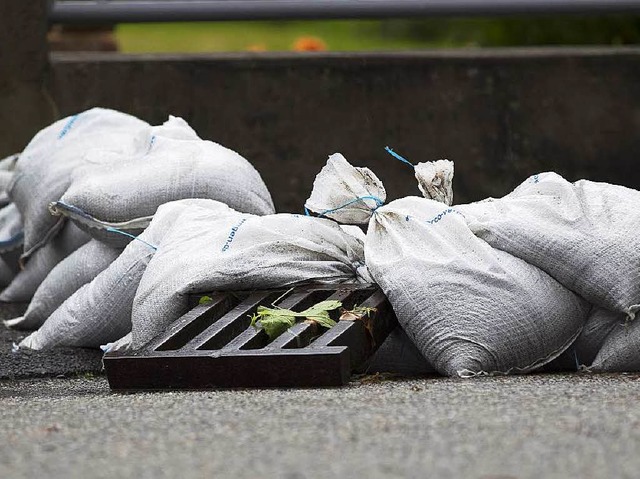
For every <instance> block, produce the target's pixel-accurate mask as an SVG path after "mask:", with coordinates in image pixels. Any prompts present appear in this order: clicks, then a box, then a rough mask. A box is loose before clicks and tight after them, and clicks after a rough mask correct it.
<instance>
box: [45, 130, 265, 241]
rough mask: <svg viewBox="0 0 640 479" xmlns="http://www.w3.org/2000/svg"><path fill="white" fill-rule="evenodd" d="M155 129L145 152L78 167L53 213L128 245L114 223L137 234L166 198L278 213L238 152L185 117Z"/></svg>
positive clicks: (105, 238)
mask: <svg viewBox="0 0 640 479" xmlns="http://www.w3.org/2000/svg"><path fill="white" fill-rule="evenodd" d="M152 132H153V142H152V144H151V146H150V147H149V148H148V150H147V151H146V152H145V154H144V155H142V156H141V157H137V158H125V157H123V158H122V160H121V161H112V162H110V163H109V164H106V165H105V166H103V167H101V168H92V169H91V171H90V174H87V173H85V172H84V171H82V170H79V171H77V172H76V173H74V175H73V181H72V182H71V185H70V186H69V189H68V190H67V191H66V192H65V194H64V195H63V196H62V199H61V200H60V201H59V202H57V203H55V204H54V205H52V207H51V211H52V213H54V214H61V215H66V216H69V217H70V218H72V219H73V220H74V221H76V222H78V224H79V225H80V226H81V227H84V228H86V229H87V231H88V232H89V233H90V234H91V235H92V236H93V237H94V238H97V239H100V240H102V241H105V242H109V243H110V244H114V245H123V246H124V244H126V242H128V239H127V238H126V237H125V236H122V235H118V234H114V233H113V232H110V228H117V229H118V230H122V231H126V232H128V233H130V234H134V235H137V234H139V233H140V232H141V231H142V230H143V229H144V228H145V227H146V226H147V225H148V224H149V223H150V221H151V218H152V217H153V215H154V213H155V212H156V209H157V208H158V207H159V206H160V205H161V204H164V203H167V202H170V201H174V200H180V199H184V198H208V199H214V200H218V201H221V202H223V203H226V204H227V205H229V206H230V207H232V208H233V209H235V210H237V211H241V212H245V213H252V214H259V215H262V214H271V213H274V211H275V210H274V206H273V202H272V200H271V196H270V194H269V192H268V190H267V188H266V186H265V184H264V182H263V181H262V178H261V177H260V174H259V173H258V172H257V171H256V170H255V168H254V167H253V166H252V165H251V164H250V163H249V162H248V161H247V160H245V159H244V158H243V157H242V156H240V155H239V154H238V153H236V152H234V151H232V150H230V149H228V148H225V147H223V146H222V145H219V144H217V143H214V142H212V141H204V140H201V139H200V138H198V135H197V134H196V133H195V131H193V130H192V129H191V127H190V126H189V125H188V124H187V123H186V122H185V121H184V120H182V119H181V118H176V117H170V119H169V120H168V121H167V122H166V123H165V124H164V125H162V126H159V127H153V128H152Z"/></svg>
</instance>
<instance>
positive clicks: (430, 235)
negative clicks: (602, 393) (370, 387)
mask: <svg viewBox="0 0 640 479" xmlns="http://www.w3.org/2000/svg"><path fill="white" fill-rule="evenodd" d="M353 170H354V169H353V167H351V165H349V163H348V162H347V161H346V159H344V157H342V155H332V156H331V157H330V158H329V161H328V164H327V167H326V170H325V169H323V171H324V172H325V173H324V174H323V172H321V173H320V174H319V175H318V177H317V178H316V182H315V183H314V190H315V189H324V188H325V183H324V182H323V181H322V178H323V177H328V176H331V175H332V174H336V173H337V174H340V175H341V179H342V180H343V181H342V182H343V183H344V182H353V181H358V175H357V174H356V173H355V172H354V171H353ZM376 180H377V178H376ZM377 182H379V180H377ZM336 183H337V182H336V181H328V182H327V183H326V184H328V185H332V184H333V185H335V184H336ZM351 189H352V190H355V188H351ZM314 193H315V194H316V198H320V197H323V198H324V199H325V201H324V202H322V203H320V202H318V203H316V204H315V205H313V206H314V209H313V210H314V211H315V212H322V211H332V212H333V213H332V215H333V217H334V218H335V219H337V220H338V221H341V215H342V214H344V216H345V217H346V218H347V219H348V220H351V219H352V214H351V213H352V212H351V211H349V210H350V209H351V206H345V204H348V203H349V201H351V202H353V201H356V200H357V198H351V199H350V200H349V201H347V202H346V203H345V202H344V200H345V198H344V196H343V195H341V194H339V193H337V194H336V198H337V199H336V200H334V197H333V195H332V191H331V190H330V189H328V188H327V189H326V190H325V191H323V192H319V191H318V192H316V191H314ZM314 193H312V197H314ZM360 203H362V201H360ZM353 204H356V203H353ZM306 206H307V207H308V208H309V206H310V204H309V202H307V204H306ZM310 209H311V208H310ZM369 211H370V213H369V214H370V216H371V219H370V221H369V227H368V231H367V240H366V243H365V257H366V263H367V266H368V268H369V272H370V273H371V275H372V276H373V278H374V279H375V281H376V282H377V283H378V284H379V285H380V287H381V288H382V290H383V291H384V292H385V294H386V296H387V298H388V299H389V301H390V303H391V305H392V306H393V309H394V311H395V313H396V315H397V317H398V320H399V322H400V324H401V326H402V327H403V329H404V330H405V331H406V333H407V334H408V336H409V337H410V338H411V340H412V341H413V342H414V344H416V346H417V347H418V349H419V350H420V351H421V353H422V354H423V356H424V357H425V358H426V360H427V361H428V362H429V363H430V364H432V365H433V366H434V367H435V368H436V370H437V371H438V372H440V373H441V374H445V375H448V376H461V377H467V376H474V375H480V374H492V373H502V374H506V373H523V372H528V371H531V370H533V369H535V368H537V367H539V366H542V365H544V364H546V363H548V362H549V361H551V360H553V359H554V358H555V357H557V356H558V355H560V354H561V353H562V352H563V351H564V350H565V349H567V348H568V347H569V346H570V345H571V344H572V343H573V341H574V340H575V339H576V337H577V336H578V334H579V333H580V331H581V329H582V326H583V324H584V321H585V319H586V315H587V313H588V311H589V308H590V306H589V305H588V304H587V303H586V302H585V301H584V300H582V299H581V298H579V297H578V296H576V295H575V294H573V293H572V292H570V291H569V290H567V289H566V288H564V287H563V286H562V285H560V284H559V283H558V282H557V281H555V280H554V279H553V278H551V277H550V276H549V275H547V274H546V273H544V272H543V271H542V270H540V269H538V268H536V267H534V266H532V265H530V264H528V263H526V262H525V261H523V260H521V259H519V258H516V257H514V256H512V255H510V254H508V253H505V252H503V251H500V250H497V249H493V248H492V247H491V246H489V244H487V243H486V242H485V241H483V240H481V239H480V238H478V237H476V236H475V235H474V234H473V232H472V231H471V230H470V229H469V227H468V226H467V223H466V221H465V218H464V217H463V216H462V214H460V212H459V211H458V210H457V209H456V208H452V207H448V206H447V205H444V204H442V203H439V202H436V201H434V200H429V199H425V198H416V197H408V198H403V199H399V200H396V201H393V202H391V203H390V204H388V205H385V206H381V207H374V208H371V209H370V210H369Z"/></svg>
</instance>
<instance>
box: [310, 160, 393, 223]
mask: <svg viewBox="0 0 640 479" xmlns="http://www.w3.org/2000/svg"><path fill="white" fill-rule="evenodd" d="M327 195H330V196H329V197H327ZM386 199H387V192H386V191H385V189H384V186H383V185H382V182H381V181H380V180H379V179H378V177H377V176H376V175H375V174H374V173H373V172H372V171H371V170H370V169H369V168H358V167H354V166H352V165H350V164H349V162H347V160H346V159H345V157H344V156H342V155H341V154H340V153H335V154H333V155H331V156H330V157H329V160H328V161H327V164H326V165H325V166H324V168H322V170H321V171H320V173H318V175H317V176H316V179H315V180H314V182H313V190H312V191H311V196H309V199H307V201H306V202H305V204H304V207H305V209H306V210H308V211H313V212H314V213H316V214H318V215H321V216H324V217H326V218H331V219H336V218H340V220H339V221H340V223H344V224H348V225H353V224H366V223H368V222H369V218H371V212H372V211H373V210H374V209H375V208H377V207H378V206H381V205H383V204H384V202H385V200H386ZM327 205H331V206H330V207H327ZM345 205H346V206H347V207H345ZM338 208H339V209H338ZM334 210H335V211H334Z"/></svg>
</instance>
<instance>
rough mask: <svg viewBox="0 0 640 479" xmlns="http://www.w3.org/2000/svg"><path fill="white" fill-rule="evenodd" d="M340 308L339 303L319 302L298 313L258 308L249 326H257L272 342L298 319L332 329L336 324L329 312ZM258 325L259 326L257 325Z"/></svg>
mask: <svg viewBox="0 0 640 479" xmlns="http://www.w3.org/2000/svg"><path fill="white" fill-rule="evenodd" d="M341 306H342V303H341V302H340V301H321V302H320V303H318V304H316V305H314V306H311V307H310V308H307V309H305V310H304V311H301V312H299V313H297V312H295V311H291V310H290V309H283V308H278V307H275V308H267V307H265V306H258V309H257V311H256V314H254V315H253V316H252V317H251V326H253V327H255V328H257V327H259V326H261V327H262V329H264V332H265V333H266V334H267V336H269V338H270V339H271V340H274V339H275V338H277V337H278V336H280V335H281V334H282V333H284V332H285V331H286V330H287V329H289V328H290V327H291V326H293V325H294V324H296V322H297V321H298V320H299V319H309V320H312V321H316V322H317V323H318V324H319V325H320V326H323V327H325V328H332V327H333V326H335V325H336V322H335V321H334V320H332V319H331V318H330V317H329V311H333V310H335V309H338V308H340V307H341ZM258 323H259V324H258Z"/></svg>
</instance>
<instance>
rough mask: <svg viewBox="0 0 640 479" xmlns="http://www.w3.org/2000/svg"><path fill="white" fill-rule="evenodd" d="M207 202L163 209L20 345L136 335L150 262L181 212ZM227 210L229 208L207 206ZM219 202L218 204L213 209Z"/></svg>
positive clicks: (95, 343) (96, 342)
mask: <svg viewBox="0 0 640 479" xmlns="http://www.w3.org/2000/svg"><path fill="white" fill-rule="evenodd" d="M202 201H204V200H183V201H180V202H179V204H175V203H170V204H168V205H163V206H162V207H160V209H159V212H160V211H162V210H163V208H166V209H170V210H171V214H165V215H162V214H160V215H159V217H157V218H155V219H154V221H153V222H152V223H151V224H150V225H149V227H148V228H147V229H146V230H145V231H144V232H143V233H142V234H141V235H140V236H139V237H138V238H137V239H136V240H134V241H132V242H131V243H129V244H128V245H127V247H126V248H125V249H124V251H123V252H122V253H121V254H120V256H118V258H116V260H115V261H113V262H112V263H111V264H110V265H109V266H108V267H107V268H106V269H105V270H104V271H102V272H101V273H99V274H98V275H97V276H96V277H95V278H94V279H93V280H92V281H91V282H89V283H87V284H85V285H84V286H81V287H80V288H79V289H78V290H77V291H76V292H75V293H73V294H72V295H71V296H70V297H69V298H67V299H66V300H65V301H64V302H63V303H62V304H61V305H60V306H59V307H58V308H57V309H56V310H55V311H54V312H53V313H52V314H51V315H50V316H49V318H47V320H46V321H45V322H44V324H43V325H42V326H41V327H40V329H38V330H37V331H35V332H33V333H32V334H31V335H29V336H27V337H26V338H25V339H24V340H23V341H22V342H21V343H20V345H19V346H20V347H21V348H25V349H38V350H39V349H49V348H53V347H56V346H83V347H95V348H97V347H99V346H101V345H103V344H107V343H109V342H112V341H115V340H117V339H119V338H121V337H122V336H124V335H126V334H127V333H129V332H130V331H131V308H132V305H133V298H134V296H135V292H136V289H137V288H138V284H139V283H140V279H141V278H142V274H143V273H144V271H145V269H146V267H147V264H148V263H149V260H150V259H151V257H152V256H153V255H154V254H155V252H156V249H157V246H156V245H158V244H160V240H161V239H162V236H163V235H164V234H165V233H166V232H167V230H168V229H169V227H170V226H171V225H172V224H173V222H174V221H175V220H176V219H177V218H178V217H179V216H180V213H181V209H188V208H191V207H192V206H193V205H194V204H198V203H199V202H202ZM207 203H208V204H207V206H209V207H211V206H215V207H217V208H220V209H221V210H222V211H227V210H228V207H227V206H226V205H223V204H222V203H218V202H207ZM211 203H214V205H211Z"/></svg>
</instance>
